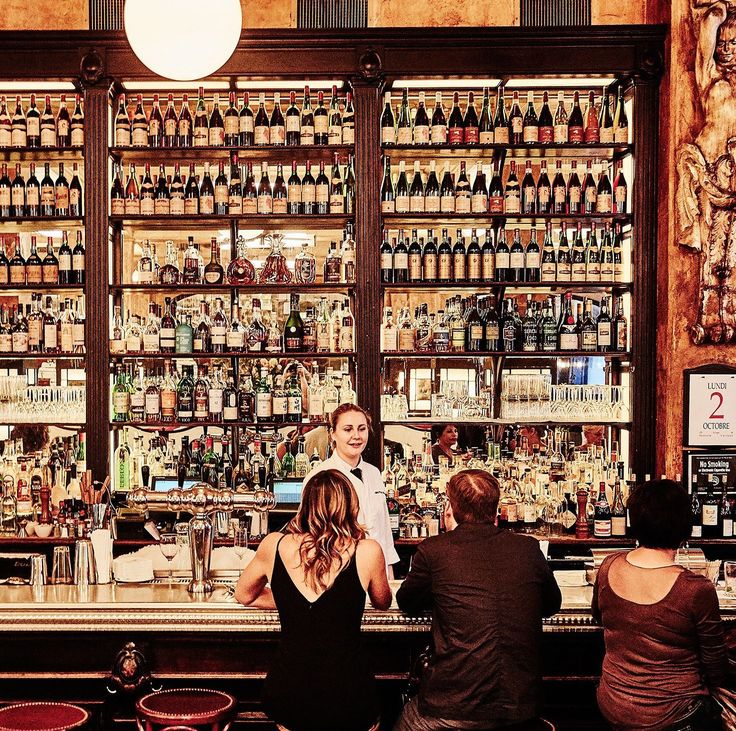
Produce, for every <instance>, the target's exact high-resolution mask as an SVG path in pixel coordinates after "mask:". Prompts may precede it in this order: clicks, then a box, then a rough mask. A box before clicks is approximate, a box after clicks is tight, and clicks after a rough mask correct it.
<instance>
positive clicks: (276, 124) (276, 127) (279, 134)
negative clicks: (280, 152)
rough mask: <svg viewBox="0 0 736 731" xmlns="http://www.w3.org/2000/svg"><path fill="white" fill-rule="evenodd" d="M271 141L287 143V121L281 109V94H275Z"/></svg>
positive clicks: (274, 143)
mask: <svg viewBox="0 0 736 731" xmlns="http://www.w3.org/2000/svg"><path fill="white" fill-rule="evenodd" d="M268 139H269V141H270V143H271V144H272V145H283V144H285V143H286V122H285V121H284V115H283V112H282V111H281V94H279V93H278V92H276V93H275V94H274V95H273V110H272V111H271V119H270V120H269V138H268Z"/></svg>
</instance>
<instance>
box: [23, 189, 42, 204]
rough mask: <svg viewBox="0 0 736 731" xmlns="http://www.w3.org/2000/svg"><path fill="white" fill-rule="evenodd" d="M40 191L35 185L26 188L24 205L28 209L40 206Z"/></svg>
mask: <svg viewBox="0 0 736 731" xmlns="http://www.w3.org/2000/svg"><path fill="white" fill-rule="evenodd" d="M40 203H41V201H40V191H39V189H38V188H37V187H36V186H35V185H31V186H28V187H27V188H26V204H27V205H28V206H29V207H35V206H38V205H40Z"/></svg>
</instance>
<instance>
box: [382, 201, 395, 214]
mask: <svg viewBox="0 0 736 731" xmlns="http://www.w3.org/2000/svg"><path fill="white" fill-rule="evenodd" d="M395 210H396V203H395V202H394V201H393V200H390V201H381V213H394V211H395Z"/></svg>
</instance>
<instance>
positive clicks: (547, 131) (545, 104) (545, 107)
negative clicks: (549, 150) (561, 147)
mask: <svg viewBox="0 0 736 731" xmlns="http://www.w3.org/2000/svg"><path fill="white" fill-rule="evenodd" d="M554 135H555V127H554V120H553V119H552V112H551V111H550V108H549V94H548V93H547V92H546V91H545V92H544V93H543V94H542V108H541V110H540V111H539V141H540V142H542V143H544V144H549V143H550V142H554Z"/></svg>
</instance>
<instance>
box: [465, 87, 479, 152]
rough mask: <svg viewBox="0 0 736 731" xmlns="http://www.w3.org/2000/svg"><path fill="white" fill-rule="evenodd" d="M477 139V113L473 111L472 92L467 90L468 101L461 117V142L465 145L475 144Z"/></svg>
mask: <svg viewBox="0 0 736 731" xmlns="http://www.w3.org/2000/svg"><path fill="white" fill-rule="evenodd" d="M478 141H479V122H478V113H477V112H476V111H475V102H474V97H473V92H472V91H469V92H468V103H467V105H466V106H465V116H464V117H463V142H464V143H465V144H466V145H477V144H478Z"/></svg>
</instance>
